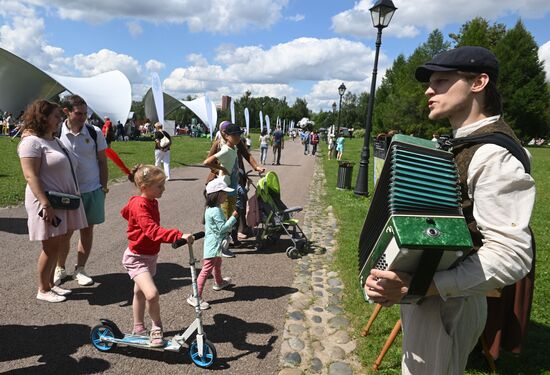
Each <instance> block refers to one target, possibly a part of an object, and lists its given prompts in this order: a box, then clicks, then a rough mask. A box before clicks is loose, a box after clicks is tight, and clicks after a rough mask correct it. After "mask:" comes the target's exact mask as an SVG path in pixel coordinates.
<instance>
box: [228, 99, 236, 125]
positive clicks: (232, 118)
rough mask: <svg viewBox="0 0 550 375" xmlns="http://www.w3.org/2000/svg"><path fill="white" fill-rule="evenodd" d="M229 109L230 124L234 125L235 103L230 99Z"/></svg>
mask: <svg viewBox="0 0 550 375" xmlns="http://www.w3.org/2000/svg"><path fill="white" fill-rule="evenodd" d="M229 109H230V110H231V122H232V123H233V124H234V123H235V101H234V100H233V98H231V104H229Z"/></svg>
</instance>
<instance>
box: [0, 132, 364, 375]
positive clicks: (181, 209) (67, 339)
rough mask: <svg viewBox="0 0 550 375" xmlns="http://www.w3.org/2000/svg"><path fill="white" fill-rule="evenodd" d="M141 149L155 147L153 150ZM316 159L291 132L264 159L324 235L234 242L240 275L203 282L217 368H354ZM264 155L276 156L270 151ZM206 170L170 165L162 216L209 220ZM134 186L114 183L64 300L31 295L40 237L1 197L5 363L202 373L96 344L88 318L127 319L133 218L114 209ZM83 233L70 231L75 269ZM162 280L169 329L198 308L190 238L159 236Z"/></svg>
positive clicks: (125, 322)
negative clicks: (307, 242)
mask: <svg viewBox="0 0 550 375" xmlns="http://www.w3.org/2000/svg"><path fill="white" fill-rule="evenodd" d="M205 154H206V151H205ZM144 158H150V159H152V152H151V154H150V155H144ZM315 159H316V158H314V157H312V156H304V155H303V152H302V149H301V145H300V143H299V142H295V143H293V142H291V141H289V142H287V144H286V145H285V150H284V152H283V160H282V162H283V165H281V166H271V165H268V169H270V170H275V171H276V172H277V173H278V174H279V177H280V179H281V185H282V186H283V200H284V202H285V203H286V204H287V205H288V206H297V205H302V206H305V210H304V211H303V212H301V213H300V214H299V215H298V216H297V217H298V218H299V219H300V220H301V223H303V228H304V231H305V232H307V234H308V237H309V238H310V239H312V240H313V241H314V243H315V244H316V245H317V246H318V248H317V251H316V253H312V254H309V255H308V256H305V257H303V258H302V259H298V260H292V259H289V258H288V257H287V256H286V255H285V252H284V250H285V248H286V246H288V243H285V241H283V240H281V241H280V243H278V244H277V246H273V247H272V248H269V249H263V250H261V251H257V250H255V249H254V248H253V247H250V248H244V249H236V250H235V252H236V253H237V258H235V259H224V265H223V272H224V276H230V277H232V278H233V280H234V281H235V285H234V286H232V287H231V288H228V289H227V290H223V291H219V292H214V291H212V289H211V287H210V285H211V284H208V285H207V288H206V289H205V295H204V297H205V299H206V300H207V301H208V302H209V303H210V304H211V306H212V307H211V309H210V310H207V311H205V314H204V316H203V318H204V324H205V330H206V332H207V334H208V339H209V340H210V341H212V342H213V343H214V344H215V346H216V349H217V351H218V360H217V361H216V363H215V365H214V368H213V369H214V370H216V371H221V372H222V373H226V374H235V375H237V374H239V375H241V374H243V375H248V374H250V375H256V374H280V373H282V374H285V373H286V374H298V373H300V371H302V370H303V371H304V372H305V373H319V374H331V375H335V374H350V373H351V371H353V372H354V373H359V370H358V369H359V367H358V366H357V362H356V361H355V359H354V358H353V356H351V355H350V354H349V353H350V352H351V351H352V350H353V349H354V347H355V344H354V342H353V341H351V340H350V339H349V335H348V334H347V325H348V322H347V320H346V319H345V317H344V314H343V311H342V310H341V296H342V284H341V282H340V280H339V279H338V275H337V274H336V273H334V272H333V271H332V268H331V260H332V257H333V254H334V251H336V246H335V241H334V234H335V231H336V222H335V219H334V217H333V216H332V213H331V210H330V208H328V209H327V210H325V209H324V207H325V206H324V204H323V203H322V190H321V187H322V186H323V182H324V176H323V173H322V168H321V165H320V163H318V162H317V163H315V162H314V160H315ZM268 160H269V162H271V154H270V155H268ZM184 162H185V161H184V160H182V161H178V160H173V161H172V164H173V166H174V167H176V166H177V165H178V163H184ZM206 173H207V170H205V169H204V168H195V167H192V166H188V167H186V168H178V169H175V170H174V171H173V181H170V182H169V183H168V185H167V190H166V192H165V194H164V196H163V197H162V198H161V199H160V200H159V205H160V211H161V216H162V223H163V225H166V226H167V227H174V226H177V227H179V228H183V229H185V230H188V231H191V232H195V231H198V230H201V229H202V228H203V225H202V223H201V215H202V212H203V207H204V202H203V199H202V190H203V189H204V179H205V177H206ZM312 175H313V176H314V177H311V176H312ZM300 181H307V182H306V184H304V183H300ZM308 184H309V186H308ZM308 187H311V188H310V189H308ZM133 193H134V189H133V188H132V186H131V185H130V184H129V183H128V182H120V183H116V184H112V186H111V192H110V193H109V195H108V198H107V205H106V217H107V221H106V222H105V223H104V224H102V225H101V226H99V227H97V229H96V230H97V236H96V238H95V241H94V247H93V251H92V255H91V257H90V260H89V262H88V265H87V270H88V272H89V273H90V275H91V276H93V277H94V280H95V284H94V285H93V286H91V287H80V286H78V284H76V282H75V281H72V280H68V281H67V282H66V283H65V284H64V285H65V286H66V287H69V288H71V289H72V290H73V294H72V295H71V297H70V298H69V300H68V301H67V302H65V303H62V304H55V305H52V304H45V303H41V302H39V301H37V300H36V299H35V298H34V297H35V295H36V281H35V280H36V258H37V254H38V251H39V247H40V245H39V244H38V243H31V242H29V241H28V234H27V232H26V225H25V224H26V212H25V209H24V207H23V206H17V207H11V208H5V209H0V257H1V258H2V262H0V295H2V298H3V304H2V307H0V336H1V337H4V338H9V339H7V340H2V344H0V372H4V371H12V372H13V373H17V374H37V373H44V374H46V373H63V374H76V373H87V374H96V373H110V374H121V373H132V374H157V373H175V372H177V373H181V374H197V373H199V371H200V370H199V369H198V368H197V367H195V366H194V365H193V364H191V363H190V360H189V358H188V356H187V354H186V353H185V352H184V353H166V352H158V351H151V350H140V349H134V348H124V347H120V348H117V349H116V350H114V351H112V352H109V353H102V352H99V351H97V350H95V349H94V348H93V347H92V345H91V344H90V340H89V332H90V328H91V327H92V326H94V325H95V324H97V323H98V318H109V319H112V320H113V321H115V322H117V324H119V325H120V327H121V329H123V330H125V331H126V330H128V329H129V328H130V326H131V314H132V313H131V298H132V282H131V281H130V280H129V278H128V276H127V274H126V273H125V272H124V270H123V269H122V267H121V265H120V260H121V257H122V252H123V251H124V248H125V247H126V246H127V240H126V235H125V229H126V222H125V221H124V220H123V219H122V218H121V217H120V214H119V210H120V208H121V207H122V206H123V204H124V203H125V202H126V201H127V200H128V197H129V196H130V195H132V194H133ZM77 239H78V235H74V236H73V240H72V245H73V248H72V250H71V254H70V255H69V259H68V263H67V265H68V267H69V272H72V265H73V264H74V258H75V251H74V247H75V246H76V241H77ZM322 248H324V249H325V250H326V251H323V249H322ZM195 254H196V255H200V254H202V241H197V244H196V245H195ZM156 281H157V286H158V287H159V291H160V293H161V307H162V316H163V323H164V325H165V328H166V329H167V331H166V335H167V336H171V335H173V334H175V333H177V331H178V329H179V328H182V327H184V328H185V327H187V326H188V325H189V323H190V322H191V320H192V309H191V307H190V306H189V305H187V303H186V302H185V298H186V297H187V295H188V293H189V291H190V278H189V269H188V265H187V256H186V250H185V249H184V248H182V250H179V251H174V250H173V249H171V248H170V246H168V245H163V246H162V250H161V256H160V258H159V272H158V275H157V279H156ZM289 302H290V304H289Z"/></svg>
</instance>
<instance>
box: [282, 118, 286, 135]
mask: <svg viewBox="0 0 550 375" xmlns="http://www.w3.org/2000/svg"><path fill="white" fill-rule="evenodd" d="M284 132H286V119H285V120H283V133H284Z"/></svg>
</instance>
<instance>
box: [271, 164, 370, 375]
mask: <svg viewBox="0 0 550 375" xmlns="http://www.w3.org/2000/svg"><path fill="white" fill-rule="evenodd" d="M324 183H325V175H324V172H323V168H322V165H321V162H320V160H318V162H317V163H316V164H315V170H314V174H313V179H312V182H311V186H312V187H316V188H315V189H313V188H311V189H310V191H311V195H310V197H309V202H308V204H307V207H306V213H305V217H304V224H303V229H304V232H305V233H306V234H307V236H308V238H310V239H312V240H313V242H314V245H315V247H314V252H313V253H311V254H309V255H307V256H304V257H302V258H301V259H300V260H299V261H298V262H297V263H296V266H295V279H294V283H293V287H295V288H296V289H298V291H297V292H296V293H294V294H292V295H291V297H290V304H289V307H288V314H287V321H286V324H285V328H284V335H283V340H284V341H283V344H282V347H281V366H282V367H283V369H282V370H281V371H280V372H279V375H301V374H303V373H306V374H328V375H351V374H359V373H361V366H360V364H359V362H358V361H357V359H356V357H355V355H354V354H353V351H354V349H355V346H356V344H355V341H354V340H352V339H351V338H350V334H349V321H348V319H347V318H346V317H345V315H344V311H343V309H342V294H343V283H342V281H341V280H340V278H339V277H338V273H337V272H335V271H334V270H333V265H332V262H333V257H334V253H335V252H336V251H337V249H338V246H337V243H336V240H335V239H334V237H335V235H336V233H337V231H338V226H337V222H336V219H335V217H334V215H333V213H332V207H330V206H328V207H326V205H325V203H324V202H323V194H324V188H323V186H324ZM325 207H326V208H325Z"/></svg>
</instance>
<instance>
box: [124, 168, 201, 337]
mask: <svg viewBox="0 0 550 375" xmlns="http://www.w3.org/2000/svg"><path fill="white" fill-rule="evenodd" d="M128 179H129V180H130V181H132V182H133V183H134V184H135V185H136V186H137V188H138V189H139V192H140V195H135V196H133V197H131V198H130V200H129V201H128V203H127V204H126V206H124V208H123V209H122V210H121V211H120V213H121V215H122V217H123V218H124V219H126V220H127V221H128V230H127V234H128V248H127V249H126V251H125V252H124V256H123V258H122V264H123V266H124V268H126V270H127V271H128V274H129V275H130V278H131V279H132V280H134V283H135V284H134V301H133V304H132V310H133V315H134V329H133V331H132V333H133V334H135V335H145V334H147V329H146V328H145V323H144V319H145V307H146V306H147V312H148V314H149V317H150V318H151V321H152V324H151V333H150V338H149V346H151V347H162V346H163V345H164V339H163V333H162V322H161V320H160V304H159V292H158V290H157V287H156V285H155V282H154V281H153V276H155V273H156V270H157V258H158V253H159V251H160V244H161V243H172V242H174V241H176V240H177V239H179V238H185V239H187V241H188V242H189V243H193V236H192V235H191V234H183V233H182V232H180V231H179V230H177V229H165V228H163V227H161V226H160V213H159V208H158V202H157V198H160V197H161V196H162V193H163V192H164V183H165V181H166V176H165V175H164V172H163V171H162V170H161V169H159V168H157V167H155V166H152V165H142V164H139V165H136V166H135V167H134V168H133V169H132V172H131V174H130V175H129V176H128Z"/></svg>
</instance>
